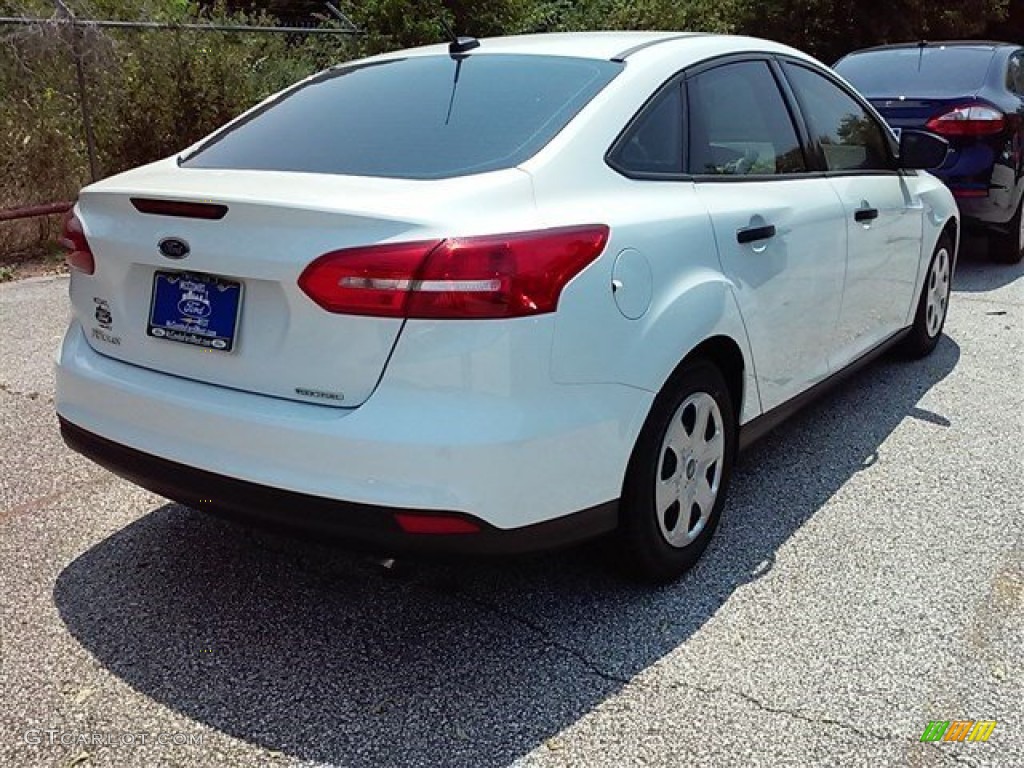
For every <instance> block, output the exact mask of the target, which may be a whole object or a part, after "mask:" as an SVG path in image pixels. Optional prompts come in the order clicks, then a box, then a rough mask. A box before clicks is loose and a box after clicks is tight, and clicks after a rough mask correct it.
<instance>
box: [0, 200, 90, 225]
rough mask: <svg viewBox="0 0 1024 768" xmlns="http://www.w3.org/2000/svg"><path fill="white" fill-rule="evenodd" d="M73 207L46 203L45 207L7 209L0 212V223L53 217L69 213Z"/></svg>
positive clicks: (32, 206) (70, 204)
mask: <svg viewBox="0 0 1024 768" xmlns="http://www.w3.org/2000/svg"><path fill="white" fill-rule="evenodd" d="M74 205H75V204H74V203H69V202H60V203H47V204H46V205H28V206H24V207H22V208H8V209H6V210H0V221H18V220H19V219H34V218H36V217H39V216H53V215H56V214H58V213H66V212H67V211H70V210H71V208H72V207H74Z"/></svg>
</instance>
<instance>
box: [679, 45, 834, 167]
mask: <svg viewBox="0 0 1024 768" xmlns="http://www.w3.org/2000/svg"><path fill="white" fill-rule="evenodd" d="M774 59H775V55H774V54H771V53H766V52H765V53H758V52H748V53H729V54H726V55H724V56H716V57H714V58H712V59H706V60H705V61H702V62H700V63H698V64H695V65H693V66H692V67H688V68H687V69H686V70H684V75H685V78H686V79H687V80H690V79H692V78H694V77H697V76H698V75H701V74H703V73H705V72H709V71H711V70H713V69H717V68H718V67H724V66H728V65H730V64H741V63H746V62H763V63H765V64H767V65H768V71H769V73H770V74H771V76H772V78H773V79H774V80H775V87H776V88H777V89H778V91H779V96H780V97H781V98H782V102H783V104H784V105H785V107H786V112H787V114H788V115H789V121H790V124H791V125H792V126H793V132H794V133H795V134H796V140H797V143H798V144H799V145H800V151H801V152H802V154H803V156H804V165H805V166H807V170H805V171H799V172H796V173H750V174H743V175H733V174H720V173H693V172H692V170H691V171H690V172H689V173H688V174H687V175H688V177H689V178H690V179H692V180H693V181H695V182H700V183H706V182H715V183H718V182H725V183H735V182H742V181H794V180H797V179H813V178H821V177H822V176H823V175H824V174H823V172H822V171H821V169H818V168H814V167H813V163H812V162H811V152H810V144H809V143H808V141H807V137H808V136H809V134H805V132H806V125H805V123H804V120H803V115H802V114H801V113H800V112H799V110H798V109H796V106H795V102H794V103H793V104H791V103H790V102H789V98H788V94H787V91H786V88H785V87H783V85H782V83H781V82H780V81H779V77H778V75H777V74H776V73H775V70H774V67H773V61H774ZM787 86H788V83H787ZM685 95H687V92H686V91H684V96H685ZM683 108H684V110H685V111H684V113H683V118H684V119H683V123H684V124H686V123H688V122H689V120H688V118H689V114H690V102H689V100H688V99H687V100H686V101H685V103H684V104H683ZM796 115H800V117H799V119H797V117H796ZM686 139H687V146H686V147H685V150H686V151H685V152H684V153H683V158H684V160H685V165H684V166H683V167H684V168H686V169H687V170H689V168H690V165H689V162H690V154H689V133H687V134H686Z"/></svg>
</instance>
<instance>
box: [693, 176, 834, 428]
mask: <svg viewBox="0 0 1024 768" xmlns="http://www.w3.org/2000/svg"><path fill="white" fill-rule="evenodd" d="M738 186H740V185H738V184H736V183H734V182H731V181H722V182H718V181H709V182H702V183H699V184H697V188H698V194H699V195H700V198H701V200H702V201H703V203H704V204H705V205H706V206H707V208H708V211H709V213H710V216H711V221H712V224H713V226H714V230H715V235H716V237H717V240H718V251H719V253H720V254H721V260H722V271H723V273H724V274H725V276H726V277H727V278H728V279H729V280H730V282H731V283H732V285H733V290H734V292H735V294H736V301H737V303H738V304H739V308H740V313H741V314H742V316H743V319H744V321H745V323H746V328H747V334H748V337H749V340H750V347H751V351H752V356H753V365H754V368H755V369H756V371H757V381H758V385H759V389H760V393H761V407H762V409H763V410H770V409H772V408H775V407H776V406H778V405H780V404H782V403H784V402H785V401H786V400H788V399H790V398H791V397H793V396H794V395H796V394H798V393H799V392H801V391H803V390H804V389H807V387H808V386H812V385H814V384H816V383H818V382H820V381H821V380H823V379H824V378H825V377H826V376H828V374H829V373H830V370H829V366H828V350H829V349H830V348H831V347H832V344H833V339H834V336H835V325H836V321H837V320H838V317H839V306H840V302H841V300H842V295H843V271H844V268H845V260H846V232H845V231H844V228H843V220H844V217H843V209H842V206H840V204H839V201H838V200H837V199H836V198H835V196H834V195H833V194H832V190H831V188H830V187H829V184H828V180H826V179H823V178H801V179H793V180H778V181H760V182H758V181H752V182H748V183H742V186H743V189H742V190H741V191H739V190H737V187H738ZM752 211H756V213H754V214H753V215H752V213H751V212H752ZM767 224H770V225H772V226H774V227H775V228H776V234H775V236H774V237H772V238H769V239H765V240H758V241H756V242H753V243H745V244H743V243H739V242H737V239H736V233H737V232H738V231H739V230H740V229H744V228H748V227H760V226H764V225H767ZM809 318H814V321H813V322H808V319H809Z"/></svg>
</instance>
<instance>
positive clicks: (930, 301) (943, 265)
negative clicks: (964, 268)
mask: <svg viewBox="0 0 1024 768" xmlns="http://www.w3.org/2000/svg"><path fill="white" fill-rule="evenodd" d="M952 284H953V240H952V238H950V236H949V235H947V234H943V235H942V237H940V238H939V242H938V243H937V244H936V246H935V251H934V252H933V253H932V258H931V261H929V262H928V272H927V275H926V277H925V281H924V286H923V287H922V288H921V298H920V299H919V300H918V302H917V312H916V313H915V314H914V324H913V325H912V326H911V328H910V334H909V335H908V336H907V338H906V339H905V340H904V341H903V347H902V351H903V353H904V354H905V355H906V356H907V357H910V358H914V359H916V358H920V357H925V356H926V355H930V354H931V352H932V350H933V349H935V347H936V345H938V343H939V338H940V337H941V336H942V329H943V327H944V326H945V325H946V315H947V313H948V312H949V296H950V291H951V288H952Z"/></svg>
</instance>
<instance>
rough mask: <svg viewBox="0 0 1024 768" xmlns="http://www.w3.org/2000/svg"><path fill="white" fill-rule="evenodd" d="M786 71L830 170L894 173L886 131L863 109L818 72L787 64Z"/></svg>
mask: <svg viewBox="0 0 1024 768" xmlns="http://www.w3.org/2000/svg"><path fill="white" fill-rule="evenodd" d="M785 69H786V77H788V78H789V81H790V83H791V84H792V86H793V91H794V92H795V93H796V97H797V101H799V102H800V109H801V111H802V112H803V114H804V118H805V119H806V120H807V123H808V129H809V130H810V133H811V138H812V140H814V141H815V142H816V143H817V144H818V146H820V147H821V151H822V153H823V154H824V156H825V165H826V167H827V169H828V170H830V171H882V170H892V169H893V163H892V160H891V159H890V153H889V149H888V139H887V138H886V134H885V132H884V129H883V128H882V126H881V125H879V123H878V121H877V120H875V119H874V118H873V117H872V116H871V115H870V114H869V113H868V112H867V110H865V109H864V107H862V106H861V105H860V104H859V103H858V102H857V101H856V100H855V99H854V98H853V97H852V96H850V95H849V94H848V93H846V92H845V91H844V90H842V89H841V88H840V87H839V86H837V85H836V84H835V83H833V82H832V81H831V80H829V79H827V78H826V77H824V76H822V75H819V74H818V73H817V72H812V71H811V70H809V69H807V68H806V67H802V66H800V65H798V64H790V63H788V62H787V63H786V64H785Z"/></svg>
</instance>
